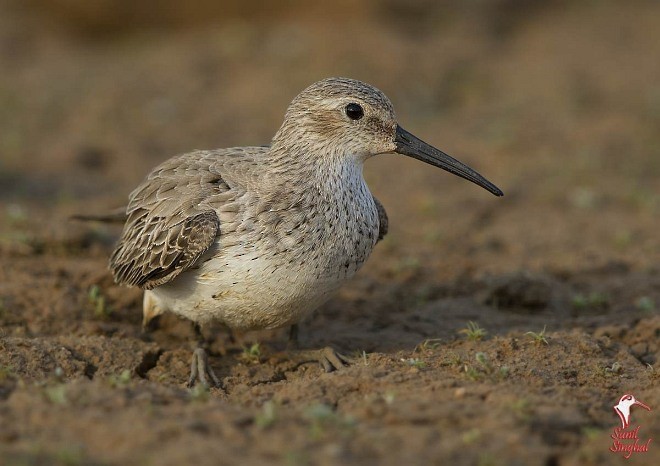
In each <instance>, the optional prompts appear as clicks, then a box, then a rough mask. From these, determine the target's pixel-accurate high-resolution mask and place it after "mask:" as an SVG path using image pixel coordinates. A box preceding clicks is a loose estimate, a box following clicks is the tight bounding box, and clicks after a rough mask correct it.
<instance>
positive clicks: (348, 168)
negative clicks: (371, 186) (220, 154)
mask: <svg viewBox="0 0 660 466" xmlns="http://www.w3.org/2000/svg"><path fill="white" fill-rule="evenodd" d="M299 142H300V143H299V144H293V145H290V146H287V147H284V148H281V147H278V146H277V145H274V146H272V147H271V151H270V153H269V154H268V159H267V161H266V163H267V164H268V172H269V176H271V177H273V178H274V181H277V184H280V185H286V186H287V187H288V188H290V189H292V190H295V188H296V187H301V188H302V189H305V190H309V189H310V188H316V189H318V190H319V191H331V192H335V191H336V190H344V191H346V190H353V189H362V187H363V186H366V185H365V181H364V178H363V176H362V169H363V166H364V158H363V157H361V156H358V155H353V154H350V153H349V154H346V153H342V152H340V150H341V149H338V148H337V147H333V146H332V145H330V144H328V145H327V146H324V145H310V144H309V143H306V142H302V141H299Z"/></svg>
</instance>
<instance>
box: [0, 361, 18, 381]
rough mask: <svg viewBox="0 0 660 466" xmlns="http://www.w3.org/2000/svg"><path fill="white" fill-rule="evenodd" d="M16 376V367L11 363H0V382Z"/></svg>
mask: <svg viewBox="0 0 660 466" xmlns="http://www.w3.org/2000/svg"><path fill="white" fill-rule="evenodd" d="M14 378H16V369H15V368H14V366H12V365H11V364H0V382H1V381H3V380H7V379H14Z"/></svg>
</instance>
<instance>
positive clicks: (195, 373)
mask: <svg viewBox="0 0 660 466" xmlns="http://www.w3.org/2000/svg"><path fill="white" fill-rule="evenodd" d="M193 329H194V331H195V337H196V338H197V348H196V349H195V351H193V355H192V360H191V361H190V378H189V379H188V384H187V385H188V387H192V386H194V385H195V383H196V382H197V381H199V382H200V383H201V384H202V385H206V386H207V387H220V380H219V379H218V377H217V376H216V375H215V372H213V368H212V367H211V366H210V364H209V357H208V354H207V353H206V349H205V346H206V341H205V340H204V336H203V335H202V329H201V327H200V326H199V324H197V323H193Z"/></svg>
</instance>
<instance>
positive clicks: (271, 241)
mask: <svg viewBox="0 0 660 466" xmlns="http://www.w3.org/2000/svg"><path fill="white" fill-rule="evenodd" d="M387 153H398V154H402V155H404V156H408V157H412V158H415V159H418V160H420V161H422V162H426V163H428V164H430V165H432V166H435V167H439V168H441V169H444V170H446V171H448V172H450V173H452V174H454V175H458V176H460V177H462V178H464V179H466V180H469V181H471V182H473V183H475V184H477V185H479V186H481V187H482V188H484V189H486V190H487V191H489V192H491V193H492V194H494V195H495V196H502V195H503V192H502V191H501V190H500V189H499V188H498V187H497V186H495V185H494V184H493V183H491V182H490V181H488V180H487V179H486V178H484V177H483V176H481V175H480V174H479V173H477V172H476V171H474V170H473V169H472V168H470V167H468V166H467V165H465V164H463V163H461V162H459V161H458V160H456V159H454V158H452V157H450V156H449V155H447V154H445V153H444V152H442V151H440V150H438V149H436V148H434V147H433V146H431V145H429V144H427V143H425V142H423V141H422V140H421V139H419V138H417V137H416V136H414V135H413V134H411V133H409V132H408V131H406V130H405V129H403V128H402V127H401V126H400V125H399V124H398V122H397V119H396V115H395V112H394V108H393V106H392V103H391V102H390V100H389V99H388V98H387V97H386V96H385V94H384V93H383V92H381V91H380V90H378V89H377V88H375V87H373V86H371V85H369V84H367V83H364V82H361V81H358V80H355V79H349V78H326V79H323V80H321V81H318V82H316V83H314V84H312V85H310V86H309V87H307V88H306V89H304V90H303V91H302V92H301V93H300V94H298V95H297V96H296V97H295V98H294V99H293V100H292V102H291V103H290V105H289V106H288V108H287V110H286V113H285V116H284V120H283V122H282V124H281V126H280V128H279V129H278V130H277V132H276V133H275V135H274V137H273V138H272V140H271V142H270V144H269V145H266V146H253V147H233V148H227V149H216V150H196V151H193V152H190V153H186V154H183V155H178V156H175V157H173V158H170V159H169V160H166V161H165V162H163V163H161V164H160V165H158V166H157V167H156V168H155V169H153V171H151V173H149V174H148V176H147V177H146V178H145V179H144V181H142V183H141V184H140V185H139V186H137V188H135V190H133V192H132V193H131V194H130V195H129V200H128V205H127V206H126V208H125V210H124V212H123V214H122V215H120V217H121V219H122V221H123V222H124V226H123V231H122V233H121V236H120V238H119V240H118V242H117V244H116V247H115V249H114V251H113V253H112V255H111V257H110V261H109V268H110V270H111V272H112V274H113V276H114V280H115V282H116V283H118V284H120V285H126V286H131V287H139V288H141V289H143V290H144V298H143V315H144V319H145V320H148V319H149V318H151V317H153V316H155V315H158V314H161V313H163V312H171V313H174V314H176V315H178V316H180V317H184V318H186V319H189V320H190V321H192V322H193V324H194V328H195V329H196V332H197V333H198V334H200V332H201V327H203V326H205V325H207V324H209V323H211V322H218V323H221V324H223V325H224V326H226V327H228V328H230V329H233V330H237V331H248V330H258V329H274V328H281V327H290V341H293V342H294V343H295V341H296V339H297V333H298V326H297V325H298V322H300V320H301V319H302V318H303V317H305V316H306V315H308V314H310V313H311V312H312V311H314V310H315V309H317V308H318V307H319V306H321V305H322V304H323V303H325V302H326V301H327V300H328V299H329V298H330V297H332V296H333V294H334V293H335V292H336V291H337V290H338V289H339V287H340V286H341V285H342V284H343V283H345V282H346V281H347V280H349V279H351V278H352V277H353V276H354V275H355V273H356V272H357V271H358V270H359V269H360V267H361V266H362V265H363V264H364V263H365V261H366V260H367V258H368V257H369V255H370V254H371V252H372V251H373V249H374V246H375V245H376V243H377V242H378V241H379V240H380V239H382V238H383V237H384V236H385V234H386V233H387V230H388V217H387V213H386V211H385V208H384V207H383V205H382V204H381V203H380V202H379V201H378V200H377V199H376V198H375V197H374V196H373V195H372V194H371V192H370V191H369V188H368V187H367V184H366V182H365V180H364V178H363V174H362V169H363V164H364V162H365V161H366V160H367V159H369V158H371V157H373V156H377V155H380V154H387ZM81 217H84V216H81ZM87 217H88V218H89V217H93V216H87ZM113 218H116V215H115V216H114V217H113ZM310 354H313V357H314V359H317V360H318V361H319V362H320V363H321V364H322V366H323V368H324V369H325V370H326V371H332V370H335V369H340V368H343V367H345V366H346V365H348V364H349V363H350V359H349V358H346V357H345V356H344V355H341V354H340V353H338V352H336V351H335V350H334V349H332V348H329V347H327V348H323V349H322V350H318V351H315V352H312V353H310ZM190 367H191V369H190V377H189V379H188V382H187V385H188V386H193V385H195V384H196V383H197V382H199V383H201V384H204V385H207V386H217V387H220V386H221V383H220V380H219V378H218V377H217V376H216V374H215V373H214V371H213V369H212V367H211V366H210V364H209V362H208V355H207V353H206V350H205V348H204V346H203V345H202V344H200V345H199V346H198V348H197V349H195V350H194V352H193V355H192V360H191V366H190Z"/></svg>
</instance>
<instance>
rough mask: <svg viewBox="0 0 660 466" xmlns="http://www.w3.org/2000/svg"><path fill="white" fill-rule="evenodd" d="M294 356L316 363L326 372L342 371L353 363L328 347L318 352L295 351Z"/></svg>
mask: <svg viewBox="0 0 660 466" xmlns="http://www.w3.org/2000/svg"><path fill="white" fill-rule="evenodd" d="M295 356H296V359H302V360H303V361H318V362H319V363H320V364H321V366H322V367H323V370H324V371H326V372H332V371H334V370H339V369H343V368H344V367H347V366H348V365H349V364H351V363H353V362H354V361H353V360H352V359H351V358H349V357H348V356H344V355H343V354H341V353H338V352H337V351H335V349H333V348H331V347H329V346H326V347H325V348H322V349H320V350H297V351H295Z"/></svg>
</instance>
